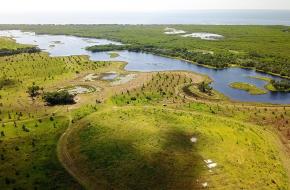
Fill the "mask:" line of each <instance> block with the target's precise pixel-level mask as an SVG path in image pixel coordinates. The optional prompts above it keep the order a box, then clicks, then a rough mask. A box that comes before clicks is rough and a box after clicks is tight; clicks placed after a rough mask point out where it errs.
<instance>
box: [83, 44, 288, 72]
mask: <svg viewBox="0 0 290 190" xmlns="http://www.w3.org/2000/svg"><path fill="white" fill-rule="evenodd" d="M87 50H89V51H92V52H102V51H122V50H128V51H133V52H146V53H153V54H157V55H163V56H170V57H177V58H182V59H185V60H188V61H192V62H196V63H198V64H201V65H207V66H212V67H215V68H219V69H221V68H227V67H229V66H230V65H231V64H237V65H240V66H243V67H250V68H254V69H258V70H261V71H264V72H268V73H278V74H280V75H281V76H286V77H290V61H289V60H288V59H287V58H282V57H278V56H273V55H261V54H259V53H257V52H255V51H251V52H249V53H248V54H247V55H235V54H231V53H224V52H222V53H205V52H198V51H190V50H188V49H186V48H173V49H163V48H157V47H155V46H152V45H114V44H109V45H97V46H92V47H88V48H87Z"/></svg>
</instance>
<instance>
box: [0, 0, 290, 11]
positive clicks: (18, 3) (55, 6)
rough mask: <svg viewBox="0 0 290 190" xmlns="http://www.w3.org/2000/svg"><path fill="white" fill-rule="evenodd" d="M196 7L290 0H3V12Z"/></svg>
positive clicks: (288, 0)
mask: <svg viewBox="0 0 290 190" xmlns="http://www.w3.org/2000/svg"><path fill="white" fill-rule="evenodd" d="M193 9H290V0H1V7H0V12H1V13H23V12H35V11H126V12H128V11H138V12H140V11H141V12H144V11H167V10H193Z"/></svg>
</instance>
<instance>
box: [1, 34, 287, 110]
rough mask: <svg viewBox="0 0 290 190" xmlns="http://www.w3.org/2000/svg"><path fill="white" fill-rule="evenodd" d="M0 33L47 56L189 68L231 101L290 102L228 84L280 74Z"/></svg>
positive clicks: (142, 67)
mask: <svg viewBox="0 0 290 190" xmlns="http://www.w3.org/2000/svg"><path fill="white" fill-rule="evenodd" d="M0 36H11V37H13V38H14V39H15V40H16V41H17V42H18V43H22V44H34V45H37V46H38V47H39V48H41V49H42V50H43V51H46V52H48V53H50V55H51V56H68V55H88V56H89V57H90V59H91V60H94V61H109V60H111V61H125V62H127V63H128V64H127V65H126V67H125V69H126V70H127V71H142V72H149V71H172V70H183V71H193V72H196V73H201V74H205V75H208V76H209V77H210V78H211V79H213V83H212V87H213V88H214V89H216V90H218V91H219V92H221V93H223V94H224V95H226V96H228V97H229V98H231V99H232V100H236V101H242V102H263V103H272V104H290V93H283V92H268V93H267V94H263V95H250V94H248V93H247V92H245V91H241V90H238V89H233V88H231V87H229V84H230V83H233V82H246V83H250V84H254V85H256V86H257V87H259V88H264V85H265V84H266V82H265V81H262V80H259V79H255V78H250V77H249V76H263V77H268V78H273V79H281V78H280V77H277V76H272V75H269V74H264V73H260V72H257V71H254V70H251V69H243V68H227V69H222V70H216V69H211V68H206V67H202V66H199V65H196V64H192V63H189V62H186V61H182V60H176V59H171V58H166V57H161V56H156V55H152V54H147V53H136V52H128V51H120V52H117V53H118V54H119V55H120V56H119V57H116V58H111V57H110V55H108V53H107V52H100V53H92V52H89V51H86V50H85V47H87V46H93V45H103V44H116V45H120V43H118V42H113V41H110V40H105V39H92V38H82V37H75V36H66V35H36V34H35V33H33V32H21V31H16V30H14V31H0ZM56 42H57V43H56ZM51 45H54V46H51Z"/></svg>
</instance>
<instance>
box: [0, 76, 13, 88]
mask: <svg viewBox="0 0 290 190" xmlns="http://www.w3.org/2000/svg"><path fill="white" fill-rule="evenodd" d="M15 83H16V82H15V80H13V79H9V78H4V77H2V78H0V90H1V89H2V88H5V87H9V86H13V85H14V84H15Z"/></svg>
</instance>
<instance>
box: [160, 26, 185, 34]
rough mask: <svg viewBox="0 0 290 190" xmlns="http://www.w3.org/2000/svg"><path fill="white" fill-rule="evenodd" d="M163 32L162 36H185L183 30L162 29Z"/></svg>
mask: <svg viewBox="0 0 290 190" xmlns="http://www.w3.org/2000/svg"><path fill="white" fill-rule="evenodd" d="M164 30H165V32H164V34H168V35H173V34H185V33H186V32H185V31H184V30H177V29H175V28H168V27H167V28H165V29H164Z"/></svg>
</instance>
